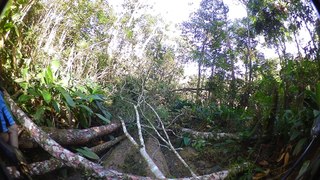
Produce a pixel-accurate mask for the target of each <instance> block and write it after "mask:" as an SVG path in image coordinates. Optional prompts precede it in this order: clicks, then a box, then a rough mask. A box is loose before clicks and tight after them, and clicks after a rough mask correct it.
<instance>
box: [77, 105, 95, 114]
mask: <svg viewBox="0 0 320 180" xmlns="http://www.w3.org/2000/svg"><path fill="white" fill-rule="evenodd" d="M79 106H80V107H81V108H82V109H84V110H86V111H88V112H89V114H93V111H92V110H91V108H89V107H88V106H86V105H83V104H80V105H79Z"/></svg>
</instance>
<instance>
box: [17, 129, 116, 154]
mask: <svg viewBox="0 0 320 180" xmlns="http://www.w3.org/2000/svg"><path fill="white" fill-rule="evenodd" d="M120 127H121V125H120V124H119V123H111V124H108V125H105V126H97V127H92V128H88V129H57V128H47V127H43V128H42V129H43V130H44V131H45V132H46V133H47V134H48V135H49V136H50V137H51V138H52V139H54V140H55V141H57V143H59V144H60V145H69V146H72V145H83V144H86V143H88V142H89V141H91V140H92V139H94V138H97V137H101V136H104V135H107V134H110V133H112V132H114V131H116V130H117V129H119V128H120ZM19 147H21V148H26V149H28V148H36V147H38V144H37V143H36V142H35V141H34V140H33V138H32V137H30V135H29V133H24V132H23V133H22V134H21V135H20V136H19Z"/></svg>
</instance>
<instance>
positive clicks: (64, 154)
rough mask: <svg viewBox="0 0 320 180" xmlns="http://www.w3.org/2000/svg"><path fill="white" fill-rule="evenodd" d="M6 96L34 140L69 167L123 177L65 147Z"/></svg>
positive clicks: (5, 93)
mask: <svg viewBox="0 0 320 180" xmlns="http://www.w3.org/2000/svg"><path fill="white" fill-rule="evenodd" d="M4 96H5V99H6V100H7V102H8V104H9V105H10V108H11V111H12V114H13V115H14V116H16V117H17V119H19V120H20V122H21V124H22V125H23V126H24V127H25V128H26V129H27V130H28V132H29V133H30V135H31V136H32V137H33V138H34V140H35V141H36V142H37V143H38V144H39V145H40V146H41V147H42V148H43V149H44V150H45V151H47V152H48V153H49V154H51V155H52V156H53V157H55V158H57V159H59V160H60V161H62V162H63V163H64V164H66V165H67V166H69V167H73V168H76V169H82V170H84V171H88V172H90V173H92V175H93V176H95V177H99V178H106V177H110V178H123V174H122V173H119V172H116V171H113V170H108V169H105V168H104V167H102V166H100V165H99V164H96V163H93V162H91V161H89V160H87V159H85V158H84V157H82V156H80V155H77V154H74V153H72V152H71V151H69V150H67V149H64V148H63V147H62V146H61V145H59V144H58V143H57V142H55V141H54V140H53V139H51V138H50V137H49V136H48V135H47V134H46V133H45V132H44V131H43V130H41V129H39V128H38V126H37V125H36V124H34V123H33V122H32V120H31V119H30V118H29V117H28V116H27V115H26V114H25V113H24V112H23V111H22V110H21V109H20V108H19V107H18V106H17V105H16V103H15V102H14V101H13V100H12V99H11V98H10V96H9V94H8V93H7V92H4Z"/></svg>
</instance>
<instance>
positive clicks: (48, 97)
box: [41, 90, 52, 104]
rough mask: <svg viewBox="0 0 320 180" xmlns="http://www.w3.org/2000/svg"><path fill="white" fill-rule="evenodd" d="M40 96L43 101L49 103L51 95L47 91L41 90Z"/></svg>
mask: <svg viewBox="0 0 320 180" xmlns="http://www.w3.org/2000/svg"><path fill="white" fill-rule="evenodd" d="M41 94H42V97H43V99H44V101H45V102H46V103H48V104H49V103H50V102H51V98H52V97H51V93H50V92H49V91H47V90H42V91H41Z"/></svg>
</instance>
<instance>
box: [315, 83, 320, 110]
mask: <svg viewBox="0 0 320 180" xmlns="http://www.w3.org/2000/svg"><path fill="white" fill-rule="evenodd" d="M316 100H317V104H318V108H319V109H320V81H319V82H318V83H317V85H316Z"/></svg>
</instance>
